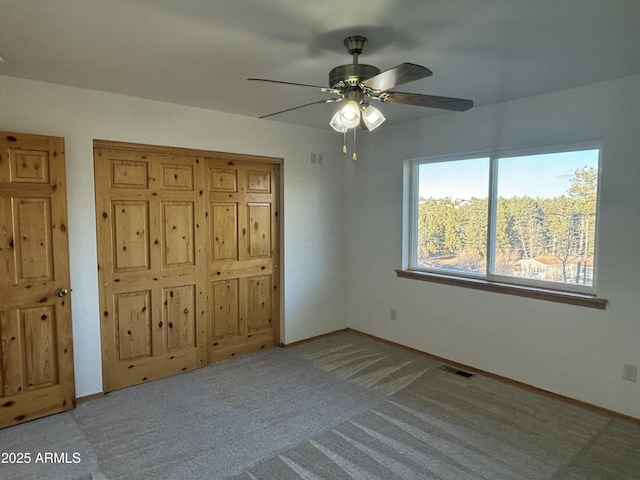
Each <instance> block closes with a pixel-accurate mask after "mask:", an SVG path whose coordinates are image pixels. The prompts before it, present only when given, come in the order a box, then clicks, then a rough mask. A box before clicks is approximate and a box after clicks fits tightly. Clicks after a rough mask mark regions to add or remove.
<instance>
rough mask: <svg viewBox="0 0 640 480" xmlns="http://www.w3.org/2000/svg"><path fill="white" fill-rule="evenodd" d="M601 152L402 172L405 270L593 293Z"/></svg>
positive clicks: (486, 159)
mask: <svg viewBox="0 0 640 480" xmlns="http://www.w3.org/2000/svg"><path fill="white" fill-rule="evenodd" d="M599 162H600V149H599V148H596V147H593V146H590V147H588V148H584V147H583V148H571V149H557V150H556V151H545V152H542V153H540V152H537V153H535V154H530V153H527V154H522V153H510V154H492V155H486V156H476V157H473V158H451V157H447V158H436V159H426V160H417V161H413V162H411V163H410V165H409V169H408V172H409V184H408V185H409V195H408V207H409V209H408V212H410V213H409V218H408V220H409V222H408V232H409V235H408V239H409V241H408V245H407V248H408V256H407V257H406V258H407V264H408V265H407V266H408V268H409V269H410V270H416V271H423V272H430V273H439V274H446V275H453V276H461V277H466V278H470V279H484V280H488V281H494V282H501V283H506V284H516V285H524V286H528V287H541V288H544V289H552V290H560V291H567V292H582V293H593V292H594V281H595V275H596V270H595V266H596V262H595V256H596V247H595V246H596V221H597V217H596V212H597V208H596V207H597V198H598V172H599Z"/></svg>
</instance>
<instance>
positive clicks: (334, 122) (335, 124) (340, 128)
mask: <svg viewBox="0 0 640 480" xmlns="http://www.w3.org/2000/svg"><path fill="white" fill-rule="evenodd" d="M329 125H331V128H333V129H334V130H335V131H336V132H340V133H344V132H346V131H347V130H349V128H348V127H345V126H344V125H343V124H342V122H341V120H340V110H338V111H337V112H336V113H335V115H334V116H333V118H332V119H331V121H330V122H329Z"/></svg>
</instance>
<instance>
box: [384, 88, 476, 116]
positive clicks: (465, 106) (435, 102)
mask: <svg viewBox="0 0 640 480" xmlns="http://www.w3.org/2000/svg"><path fill="white" fill-rule="evenodd" d="M377 98H378V100H380V101H382V102H386V103H399V104H402V105H414V106H416V107H428V108H439V109H441V110H453V111H455V112H464V111H465V110H469V109H470V108H472V107H473V100H467V99H465V98H452V97H436V96H434V95H421V94H419V93H402V92H385V93H383V94H381V95H380V96H378V97H377Z"/></svg>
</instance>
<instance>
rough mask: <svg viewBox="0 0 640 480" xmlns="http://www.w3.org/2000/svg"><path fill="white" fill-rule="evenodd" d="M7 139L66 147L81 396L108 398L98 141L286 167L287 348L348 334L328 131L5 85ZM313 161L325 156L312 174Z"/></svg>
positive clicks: (340, 217)
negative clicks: (52, 139)
mask: <svg viewBox="0 0 640 480" xmlns="http://www.w3.org/2000/svg"><path fill="white" fill-rule="evenodd" d="M0 130H5V131H13V132H22V133H36V134H48V135H56V136H61V137H64V138H65V145H66V166H67V191H68V193H67V195H68V215H69V234H70V252H71V287H72V289H73V295H72V309H73V310H72V314H73V334H74V354H75V367H76V395H77V396H79V397H81V396H85V395H90V394H92V393H96V392H100V391H102V378H101V363H100V362H101V359H100V336H99V323H98V322H99V318H100V317H99V308H98V283H97V280H98V277H97V254H96V229H95V210H94V208H95V206H94V205H95V199H94V181H93V151H92V148H93V147H92V142H93V140H94V139H103V140H116V141H123V142H135V143H146V144H155V145H168V146H175V147H187V148H196V149H205V150H215V151H222V152H233V153H246V154H256V155H266V156H274V157H281V158H284V168H283V171H284V209H283V210H284V235H283V241H284V265H283V266H284V268H283V272H284V278H285V281H284V292H283V296H284V301H283V302H282V320H283V322H284V326H283V332H282V340H283V341H284V342H286V343H290V342H295V341H297V340H301V339H304V338H307V337H310V336H314V335H319V334H322V333H326V332H330V331H334V330H338V329H342V328H345V327H346V304H345V299H346V294H345V289H344V286H345V282H346V264H347V262H346V257H345V254H346V245H345V244H346V233H345V228H344V227H345V221H346V215H345V210H344V204H345V193H344V192H345V175H344V173H345V162H344V159H343V157H342V155H341V154H340V146H341V143H340V142H341V140H342V139H341V137H339V136H334V135H331V134H330V133H329V132H327V131H324V130H317V129H309V128H301V127H296V126H292V125H285V124H282V123H277V122H270V121H265V120H258V119H252V118H247V117H241V116H235V115H228V114H222V113H219V112H212V111H207V110H200V109H196V108H188V107H182V106H177V105H172V104H166V103H160V102H153V101H148V100H142V99H139V98H132V97H125V96H121V95H113V94H107V93H101V92H95V91H90V90H83V89H78V88H71V87H63V86H59V85H52V84H47V83H41V82H34V81H28V80H20V79H15V78H10V77H2V76H0ZM310 152H320V153H323V156H324V164H323V165H322V166H316V165H311V163H310V161H309V159H310Z"/></svg>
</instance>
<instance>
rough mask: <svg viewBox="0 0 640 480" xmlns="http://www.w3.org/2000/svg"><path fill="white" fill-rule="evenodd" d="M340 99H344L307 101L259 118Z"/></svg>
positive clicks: (339, 99)
mask: <svg viewBox="0 0 640 480" xmlns="http://www.w3.org/2000/svg"><path fill="white" fill-rule="evenodd" d="M340 101H342V98H325V99H324V100H319V101H317V102H311V103H305V104H304V105H298V106H297V107H291V108H287V109H285V110H280V111H279V112H274V113H269V114H267V115H262V116H261V117H258V118H267V117H273V116H274V115H279V114H281V113H286V112H290V111H291V110H297V109H299V108H304V107H309V106H311V105H320V104H321V103H334V102H340Z"/></svg>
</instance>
